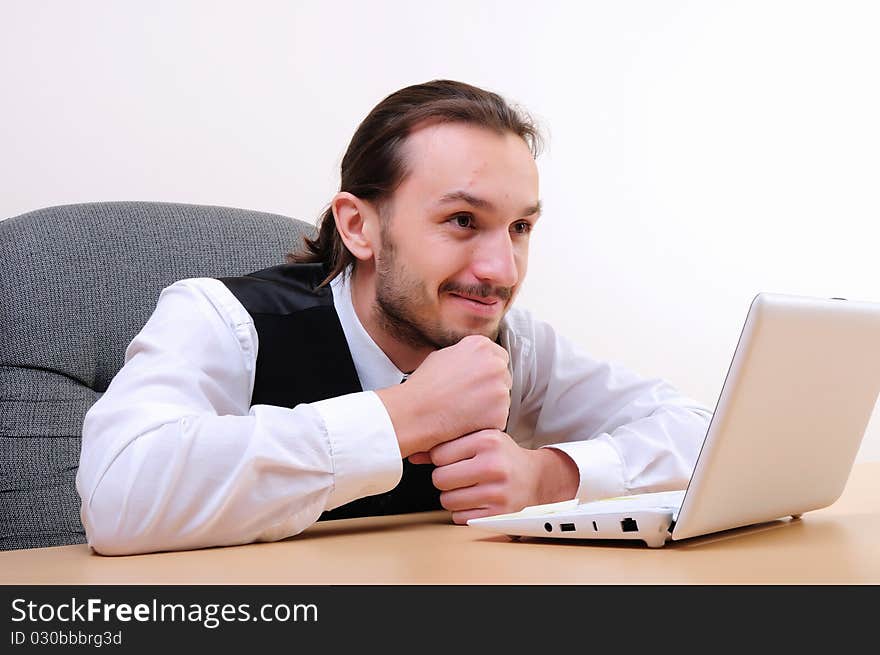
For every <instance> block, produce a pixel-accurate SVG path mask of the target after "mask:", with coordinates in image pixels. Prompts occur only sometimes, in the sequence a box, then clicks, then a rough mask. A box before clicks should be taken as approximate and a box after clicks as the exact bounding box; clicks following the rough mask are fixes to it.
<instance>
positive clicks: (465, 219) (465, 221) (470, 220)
mask: <svg viewBox="0 0 880 655" xmlns="http://www.w3.org/2000/svg"><path fill="white" fill-rule="evenodd" d="M452 220H454V221H455V224H456V225H458V227H473V226H474V217H473V216H471V215H470V214H459V215H458V216H454V217H453V219H452Z"/></svg>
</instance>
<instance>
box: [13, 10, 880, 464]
mask: <svg viewBox="0 0 880 655" xmlns="http://www.w3.org/2000/svg"><path fill="white" fill-rule="evenodd" d="M878 31H880V3H874V2H868V1H866V2H848V1H835V2H831V1H828V2H805V1H792V2H783V1H777V0H764V1H759V2H722V1H715V2H708V1H703V2H686V1H682V0H677V1H672V0H664V1H663V2H657V1H655V0H644V1H633V2H604V1H603V2H598V1H590V2H584V1H578V2H574V1H572V2H563V1H558V0H557V1H555V2H554V1H545V2H534V1H533V2H524V1H519V0H504V1H500V0H499V1H494V2H490V1H482V2H481V1H476V0H471V1H459V0H456V1H444V2H439V1H436V2H433V3H417V2H412V1H411V0H410V1H405V0H394V1H391V0H385V1H382V0H371V1H370V2H355V1H354V0H350V1H341V0H335V1H334V0H323V1H293V0H291V1H289V2H278V1H276V2H247V3H246V2H240V1H236V2H216V1H208V0H204V1H194V0H193V1H161V2H157V1H151V2H141V3H134V2H111V1H105V2H97V1H78V2H68V1H64V0H57V1H36V0H29V1H21V2H14V1H11V0H3V1H2V4H0V82H2V101H0V122H2V131H0V216H2V217H9V216H13V215H16V214H19V213H23V212H26V211H29V210H32V209H36V208H39V207H45V206H49V205H55V204H64V203H74V202H88V201H101V200H165V201H178V202H189V203H206V204H217V205H231V206H238V207H247V208H251V209H259V210H265V211H271V212H279V213H283V214H287V215H290V216H295V217H298V218H302V219H305V220H309V221H314V220H315V218H316V217H317V216H318V215H319V213H320V212H321V210H322V209H323V207H324V204H325V203H326V202H327V201H328V199H329V198H330V196H331V195H332V194H333V192H334V191H335V190H336V188H337V184H338V166H339V162H340V160H341V157H342V153H343V151H344V149H345V147H346V145H347V143H348V139H349V138H350V136H351V134H352V132H353V131H354V128H355V127H356V125H357V124H358V122H359V121H360V120H361V118H363V116H364V115H365V114H366V112H367V111H368V110H369V109H370V108H371V107H372V106H373V105H375V104H376V103H377V102H378V101H379V100H381V98H383V97H384V96H385V95H387V94H388V93H390V92H391V91H394V90H396V89H398V88H400V87H402V86H405V85H408V84H412V83H417V82H423V81H426V80H430V79H434V78H440V77H446V78H453V79H461V80H464V81H468V82H471V83H474V84H478V85H481V86H485V87H487V88H490V89H492V90H495V91H498V92H499V93H501V94H502V95H505V96H506V97H508V98H509V99H511V100H513V101H516V102H519V103H521V104H523V105H524V106H526V107H527V108H528V109H529V110H531V112H532V113H533V114H534V115H536V117H537V118H538V119H539V120H540V121H541V122H542V123H543V125H544V127H545V129H546V131H547V132H548V133H549V136H550V138H549V148H548V150H547V151H546V153H545V154H544V155H543V156H542V157H541V158H540V159H539V169H540V171H541V175H542V198H543V201H544V203H545V207H546V211H545V217H544V219H543V221H542V225H540V228H539V230H537V231H536V233H535V236H534V240H533V254H532V263H531V270H530V274H529V279H528V282H527V284H526V286H525V288H524V290H523V294H522V296H521V300H520V301H519V302H520V303H521V304H522V305H524V306H527V307H530V308H532V309H533V310H535V311H536V313H538V314H539V315H540V316H542V317H544V318H546V319H548V320H550V321H551V322H553V323H554V324H556V325H557V326H558V327H559V329H561V330H562V331H563V332H565V333H567V334H568V335H570V336H571V337H572V338H574V339H575V340H577V341H578V342H580V343H582V344H583V345H584V346H585V347H586V348H587V349H588V350H589V351H590V352H591V353H593V354H594V355H596V356H599V357H603V358H608V359H614V360H617V361H621V362H624V363H626V364H628V365H630V366H632V367H633V368H635V369H636V370H638V371H640V372H642V373H644V374H646V375H661V376H664V377H666V378H668V379H670V380H671V381H672V382H674V383H675V384H676V385H678V386H679V387H680V388H681V389H682V390H683V391H685V392H686V393H688V394H689V395H692V396H694V397H696V398H698V399H700V400H702V401H704V402H706V403H708V404H710V405H714V402H715V399H716V397H717V394H718V392H719V390H720V388H721V384H722V382H723V379H724V375H725V373H726V371H727V366H728V363H729V359H730V356H731V354H732V352H733V349H734V347H735V344H736V340H737V337H738V336H739V331H740V328H741V326H742V321H743V319H744V317H745V312H746V310H747V308H748V304H749V302H750V300H751V298H752V296H753V295H754V294H755V293H756V292H758V291H761V290H765V291H777V292H788V293H795V294H806V295H818V296H842V297H846V298H852V299H864V300H876V301H880V276H878V262H877V253H878V247H877V243H878V237H880V228H878V222H880V220H878V219H880V193H878V189H880V185H878V179H880V154H878V153H880V127H878V125H880V121H878V118H877V117H878V116H880V84H878V77H880V75H878V68H880V40H878V38H877V34H878ZM878 414H880V412H876V413H875V418H874V419H872V423H871V425H870V426H869V430H868V434H867V436H866V439H865V442H864V445H863V447H862V451H861V453H860V458H861V459H880V419H878V418H877V416H878Z"/></svg>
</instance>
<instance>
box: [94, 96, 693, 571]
mask: <svg viewBox="0 0 880 655" xmlns="http://www.w3.org/2000/svg"><path fill="white" fill-rule="evenodd" d="M537 141H538V134H537V131H536V129H535V127H534V126H533V125H532V124H531V123H530V122H529V121H528V119H527V118H526V117H524V116H523V115H521V114H520V113H519V112H517V111H515V110H514V109H512V108H511V107H510V106H509V105H508V104H507V103H506V102H505V101H504V100H503V99H502V98H500V97H499V96H497V95H496V94H493V93H489V92H487V91H484V90H482V89H479V88H476V87H473V86H470V85H466V84H462V83H458V82H451V81H434V82H430V83H427V84H422V85H416V86H412V87H408V88H405V89H402V90H400V91H398V92H396V93H394V94H392V95H390V96H389V97H388V98H386V99H385V100H383V101H382V102H381V103H379V105H377V106H376V107H375V108H374V109H373V111H372V112H371V113H370V114H369V115H368V116H367V118H366V119H364V121H363V123H361V125H360V126H359V128H358V130H357V132H356V133H355V135H354V137H353V138H352V141H351V144H350V145H349V148H348V150H347V152H346V154H345V157H344V158H343V161H342V171H341V172H342V179H341V185H340V189H341V190H340V192H339V193H337V194H336V195H335V196H334V198H333V200H332V202H331V204H330V207H329V208H328V210H327V211H326V213H325V214H324V216H323V217H322V221H321V224H320V229H319V234H318V236H317V237H316V238H315V239H314V240H311V241H308V242H307V245H308V252H307V253H305V254H300V255H299V256H297V258H296V260H297V263H294V264H290V265H284V266H279V267H274V268H271V269H267V270H265V271H260V272H257V273H254V274H252V275H250V276H244V277H241V278H227V279H222V280H217V279H204V278H203V279H192V280H183V281H180V282H178V283H176V284H173V285H171V286H170V287H168V288H166V289H165V290H164V291H163V292H162V294H161V296H160V298H159V302H158V304H157V307H156V310H155V312H154V314H153V316H152V317H151V318H150V320H149V321H148V322H147V324H146V325H145V327H144V328H143V330H142V331H141V332H140V334H138V335H137V336H136V337H135V339H134V340H133V341H132V343H131V344H130V346H129V348H128V350H127V351H126V362H125V365H124V366H123V368H122V369H121V370H120V372H119V373H118V375H117V376H116V378H114V380H113V382H112V383H111V385H110V387H109V388H108V390H107V392H106V393H105V394H104V396H103V397H102V398H101V399H100V400H99V401H98V402H97V403H96V404H95V405H94V407H93V408H92V409H91V410H90V411H89V413H88V415H87V416H86V419H85V424H84V427H83V450H82V457H81V465H80V469H79V473H78V476H77V489H78V491H79V493H80V495H81V497H82V519H83V524H84V525H85V527H86V534H87V536H88V539H89V543H90V544H91V545H92V547H93V548H95V550H97V551H98V552H101V553H105V554H124V553H134V552H147V551H156V550H172V549H185V548H200V547H206V546H217V545H228V544H240V543H248V542H251V541H255V540H275V539H281V538H284V537H288V536H291V535H294V534H297V533H299V532H301V531H302V530H304V529H306V528H307V527H309V526H310V525H312V524H313V523H314V522H315V521H317V520H319V519H321V518H325V519H326V518H338V517H346V516H365V515H375V514H389V513H400V512H408V511H420V510H428V509H439V508H440V507H441V506H442V507H444V508H446V509H447V510H449V511H450V512H451V513H452V520H453V521H454V522H455V523H465V522H466V521H467V520H468V519H470V518H474V517H479V516H486V515H490V514H497V513H501V512H509V511H516V510H519V509H521V508H522V507H524V506H527V505H535V504H542V503H549V502H555V501H560V500H565V499H569V498H572V497H575V496H577V497H578V498H581V499H583V500H590V499H596V498H601V497H607V496H614V495H621V494H627V493H635V492H646V491H656V490H661V489H669V488H681V487H683V486H684V484H685V483H686V481H687V479H688V477H689V475H690V472H691V469H692V467H693V463H694V461H695V459H696V455H697V452H698V450H699V447H700V444H701V443H702V438H703V436H704V434H705V431H706V428H707V425H708V420H709V417H710V413H709V411H707V410H706V409H705V408H704V407H701V406H700V405H699V404H697V403H696V402H694V401H692V400H689V399H687V398H683V397H681V396H680V395H679V394H678V393H677V392H676V391H675V390H674V389H673V388H672V387H671V386H670V385H668V384H667V383H665V382H663V381H662V380H645V379H641V378H639V377H637V376H636V375H634V374H633V373H630V372H628V371H626V370H624V369H622V368H620V367H619V366H615V365H612V364H608V363H601V362H597V361H595V360H594V359H592V358H591V357H589V356H588V355H586V354H585V353H583V352H581V351H580V350H579V349H578V348H576V347H575V346H574V345H573V344H572V343H571V342H569V341H567V340H565V339H564V338H563V337H561V336H559V335H557V334H556V333H555V332H554V330H553V329H552V328H551V327H550V326H549V325H547V324H546V323H543V322H541V321H538V320H536V319H534V318H533V317H532V316H531V315H530V314H529V313H528V312H526V311H524V310H521V309H518V308H513V307H512V306H511V305H512V303H513V300H514V298H515V296H516V293H517V291H518V290H519V288H520V285H521V284H522V282H523V279H524V278H525V275H526V269H527V264H528V249H529V240H530V238H531V233H532V230H533V229H534V228H535V226H536V224H537V223H538V220H539V216H540V202H539V199H538V174H537V169H536V166H535V161H534V158H535V156H536V154H537V150H538V145H537ZM566 282H567V281H566V280H562V281H561V283H562V284H565V283H566ZM403 381H405V384H401V382H403Z"/></svg>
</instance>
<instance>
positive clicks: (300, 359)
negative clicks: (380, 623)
mask: <svg viewBox="0 0 880 655" xmlns="http://www.w3.org/2000/svg"><path fill="white" fill-rule="evenodd" d="M326 276H327V271H326V269H325V268H324V267H323V266H322V265H320V264H285V265H282V266H274V267H272V268H266V269H263V270H262V271H257V272H256V273H251V274H249V275H245V276H243V277H227V278H219V279H220V281H221V282H223V284H225V285H226V286H227V287H228V288H229V290H230V291H231V292H232V293H233V295H235V297H236V298H237V299H238V301H239V302H240V303H241V304H242V305H244V308H245V309H246V310H247V311H248V313H249V314H250V315H251V317H252V318H253V319H254V326H255V327H256V330H257V336H258V338H259V350H258V352H257V370H256V377H255V379H254V392H253V395H252V396H251V405H276V406H279V407H289V408H293V407H295V406H296V405H299V404H300V403H312V402H317V401H319V400H325V399H327V398H335V397H336V396H342V395H345V394H348V393H354V392H358V391H363V389H362V388H361V384H360V380H359V379H358V376H357V371H356V369H355V367H354V361H353V360H352V358H351V351H350V350H349V348H348V342H347V341H346V340H345V333H344V332H343V331H342V324H341V323H340V322H339V316H338V315H337V314H336V309H335V308H334V306H333V292H332V290H331V289H330V286H329V285H327V286H324V287H320V288H319V287H318V285H319V284H320V283H321V281H322V280H323V279H324V278H325V277H326ZM433 469H434V467H433V466H432V465H430V464H421V465H416V464H410V463H409V461H407V460H403V477H402V478H401V481H400V483H399V484H398V485H397V486H396V487H395V488H394V489H392V490H391V491H389V492H387V493H383V494H377V495H375V496H367V497H365V498H359V499H357V500H354V501H352V502H350V503H348V504H346V505H343V506H341V507H337V508H336V509H333V510H330V511H326V512H324V513H323V514H322V515H321V517H320V518H319V519H318V520H319V521H321V520H325V519H344V518H353V517H356V516H378V515H383V514H405V513H408V512H422V511H427V510H434V509H441V506H440V492H439V491H438V490H437V489H436V488H435V487H434V485H433V484H432V483H431V472H432V470H433Z"/></svg>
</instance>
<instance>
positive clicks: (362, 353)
mask: <svg viewBox="0 0 880 655" xmlns="http://www.w3.org/2000/svg"><path fill="white" fill-rule="evenodd" d="M330 289H331V290H332V291H333V304H334V306H335V307H336V314H337V315H338V316H339V322H340V323H341V324H342V331H343V332H344V333H345V340H346V341H347V342H348V349H349V350H350V351H351V358H352V360H354V368H355V370H356V371H357V374H358V379H359V380H360V383H361V389H363V390H364V391H374V390H376V389H384V388H386V387H390V386H393V385H395V384H400V382H401V381H402V380H403V376H404V373H403V372H402V371H401V370H400V369H399V368H397V367H396V366H395V365H394V363H393V362H392V361H391V360H390V359H388V355H386V354H385V352H384V351H383V350H382V349H381V348H380V347H379V346H378V344H377V343H376V342H375V341H373V337H371V336H370V334H369V333H368V332H367V331H366V329H365V328H364V326H363V324H362V323H361V321H360V319H359V318H358V316H357V312H355V311H354V304H353V303H352V300H351V267H349V268H347V269H346V270H345V271H343V272H342V273H341V274H340V275H337V276H336V277H335V278H333V280H331V282H330ZM507 318H508V317H507V316H506V315H505V316H504V318H502V319H501V335H500V337H501V338H500V341H501V346H502V347H503V348H504V349H505V350H506V351H507V352H511V346H512V344H511V343H510V338H511V334H510V329H509V325H508V320H507ZM512 365H513V362H512V361H511V363H510V364H509V365H508V366H509V367H512Z"/></svg>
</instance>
